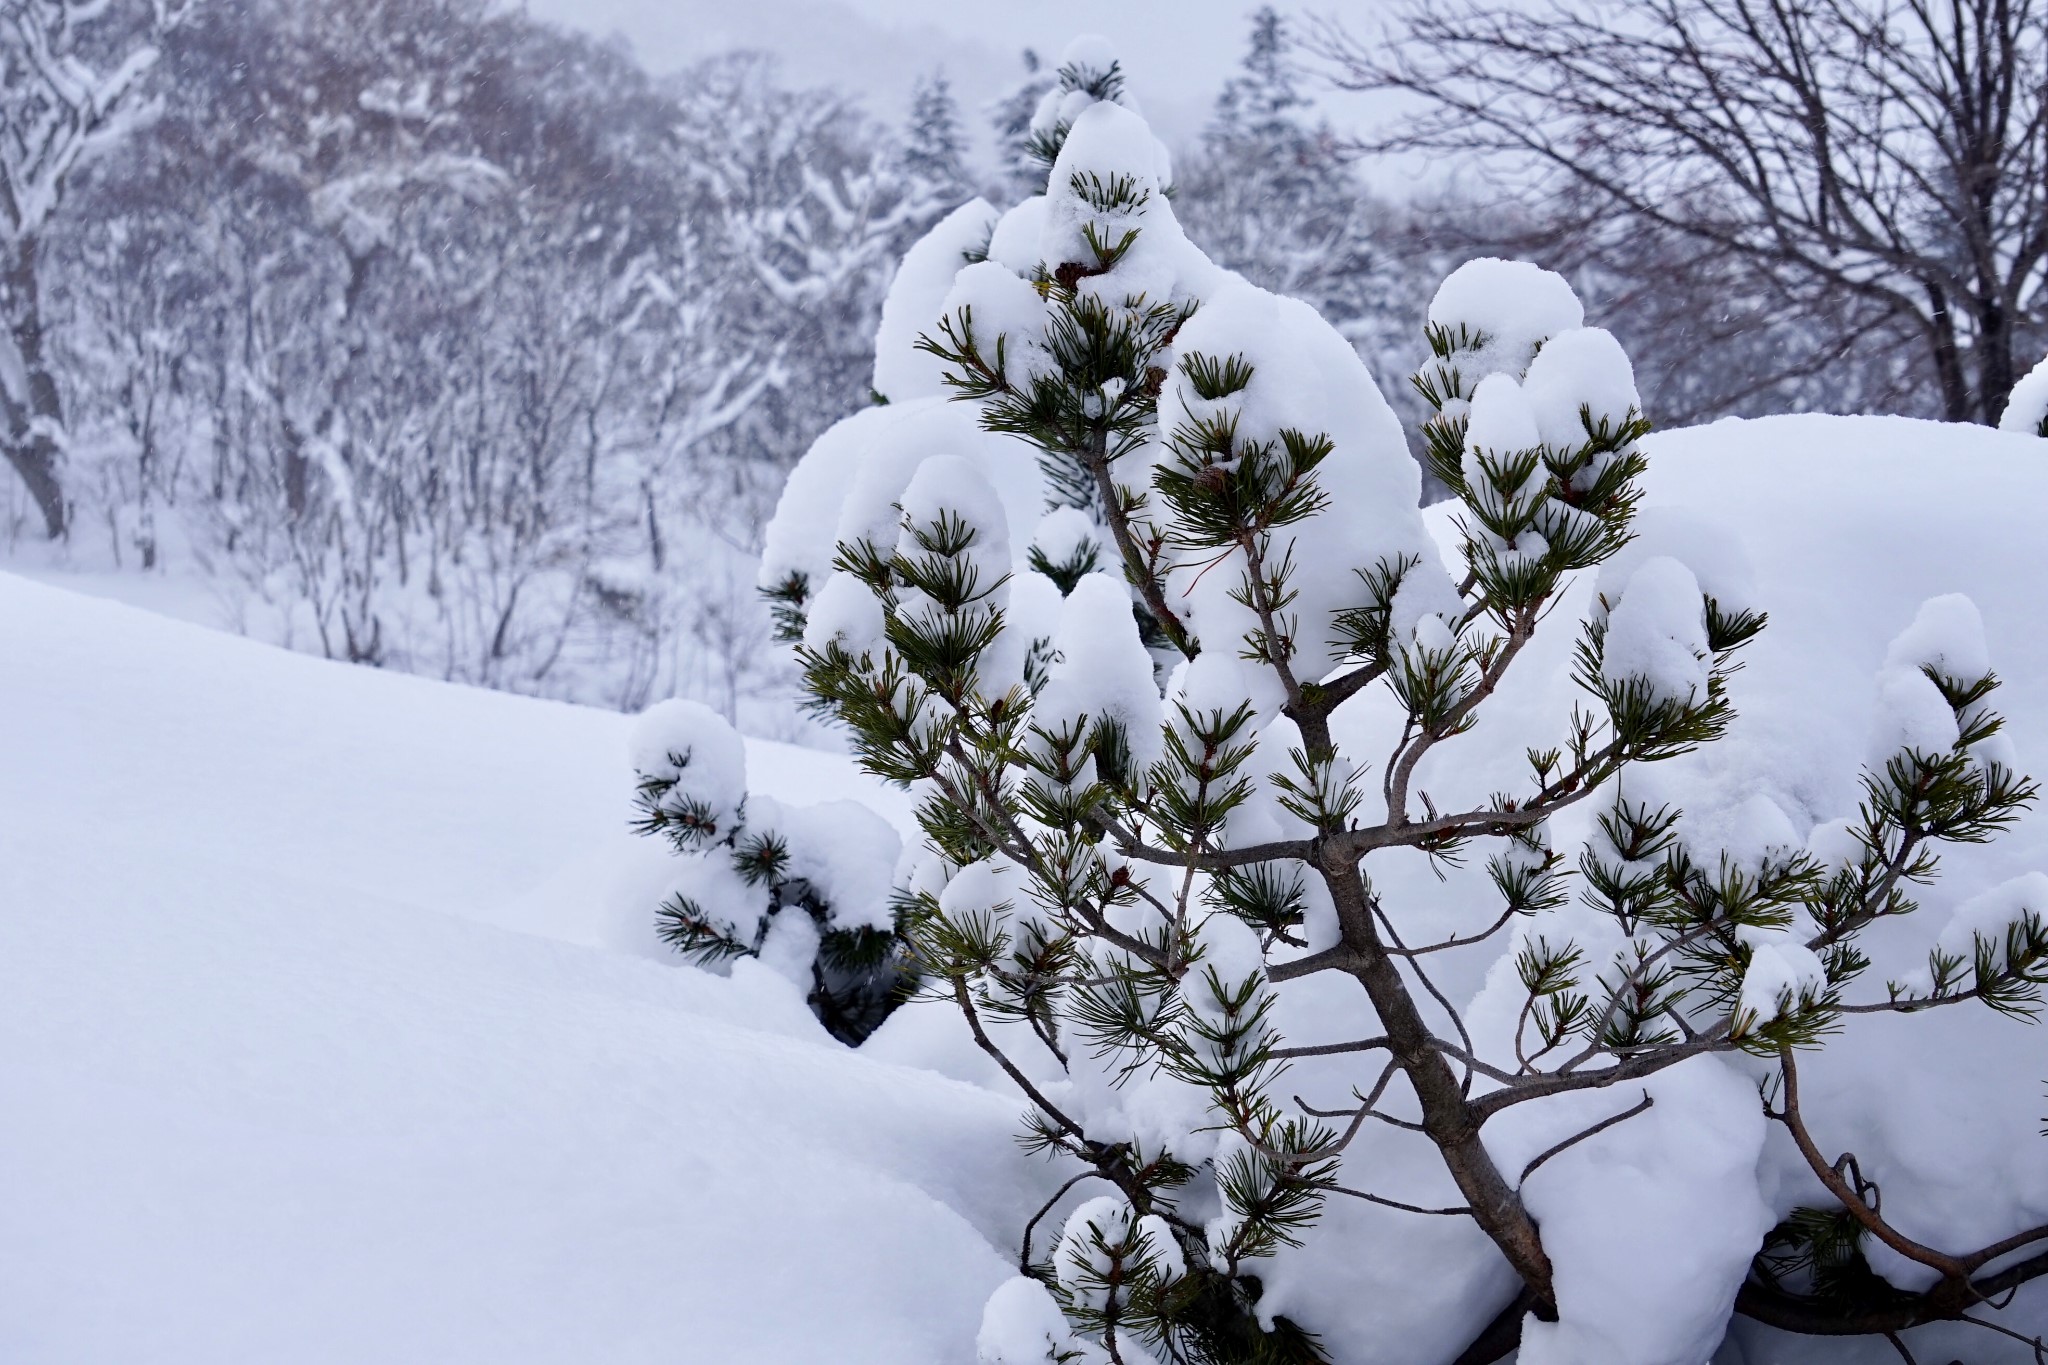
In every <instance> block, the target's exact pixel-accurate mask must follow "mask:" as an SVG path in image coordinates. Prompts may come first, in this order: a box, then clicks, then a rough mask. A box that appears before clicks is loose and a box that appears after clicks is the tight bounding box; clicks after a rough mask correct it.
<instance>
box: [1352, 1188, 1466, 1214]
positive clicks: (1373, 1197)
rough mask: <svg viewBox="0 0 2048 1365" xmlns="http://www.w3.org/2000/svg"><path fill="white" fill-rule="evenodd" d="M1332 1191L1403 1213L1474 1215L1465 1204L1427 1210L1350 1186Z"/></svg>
mask: <svg viewBox="0 0 2048 1365" xmlns="http://www.w3.org/2000/svg"><path fill="white" fill-rule="evenodd" d="M1330 1189H1331V1191H1332V1192H1333V1193H1336V1194H1348V1195H1350V1196H1351V1197H1352V1198H1353V1199H1363V1200H1364V1201H1365V1202H1366V1203H1368V1204H1383V1205H1385V1206H1386V1207H1387V1208H1390V1209H1399V1210H1401V1212H1403V1213H1426V1214H1430V1215H1432V1216H1433V1217H1439V1218H1456V1217H1459V1216H1465V1217H1470V1216H1471V1213H1472V1210H1470V1209H1468V1208H1466V1207H1465V1206H1464V1205H1463V1204H1460V1205H1458V1206H1456V1207H1455V1208H1448V1209H1425V1208H1423V1207H1422V1206H1421V1205H1420V1204H1404V1203H1402V1202H1401V1201H1400V1200H1398V1199H1388V1198H1386V1197H1385V1196H1383V1195H1377V1194H1367V1193H1366V1192H1365V1191H1364V1190H1354V1189H1352V1188H1351V1187H1350V1186H1349V1185H1332V1186H1330Z"/></svg>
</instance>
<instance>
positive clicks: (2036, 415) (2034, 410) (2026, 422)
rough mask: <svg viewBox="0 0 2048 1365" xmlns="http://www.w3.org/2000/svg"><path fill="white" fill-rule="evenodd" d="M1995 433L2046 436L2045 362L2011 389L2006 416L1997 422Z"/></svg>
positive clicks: (2047, 369)
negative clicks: (1998, 431)
mask: <svg viewBox="0 0 2048 1365" xmlns="http://www.w3.org/2000/svg"><path fill="white" fill-rule="evenodd" d="M1998 429H1999V430H2000V431H2012V432H2018V433H2019V434H2020V435H2022V436H2048V359H2044V360H2043V361H2042V362H2041V363H2040V364H2038V365H2036V366H2035V367H2034V368H2033V369H2031V370H2029V371H2028V372H2027V375H2026V377H2025V378H2023V379H2021V380H2020V382H2019V383H2017V384H2015V385H2013V386H2012V396H2011V397H2010V398H2008V399H2006V401H2005V415H2004V416H2003V417H2001V418H1999V419H1998Z"/></svg>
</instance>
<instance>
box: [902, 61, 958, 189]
mask: <svg viewBox="0 0 2048 1365" xmlns="http://www.w3.org/2000/svg"><path fill="white" fill-rule="evenodd" d="M900 164H901V165H902V168H903V173H904V174H905V175H906V176H908V177H909V178H910V180H911V182H912V184H914V185H916V186H918V187H919V189H920V191H921V192H922V193H924V194H925V195H927V196H929V197H930V198H932V199H934V200H937V201H938V202H939V203H940V204H941V205H942V206H943V208H945V209H951V208H954V207H956V206H957V205H958V204H959V203H960V201H961V200H963V199H966V198H968V197H969V189H968V187H969V185H970V184H971V183H972V177H971V175H970V173H969V171H968V167H967V132H966V129H965V128H963V127H962V126H961V122H960V102H959V101H958V100H956V99H954V98H953V86H952V83H951V82H950V81H948V80H947V79H946V76H945V73H944V72H942V71H941V72H934V73H932V74H931V75H929V76H924V77H920V78H919V79H918V82H917V84H916V86H915V87H914V88H913V89H912V90H911V94H910V119H909V122H908V123H907V124H906V125H905V126H904V129H903V152H902V156H901V157H900Z"/></svg>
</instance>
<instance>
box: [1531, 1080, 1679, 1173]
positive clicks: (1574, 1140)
mask: <svg viewBox="0 0 2048 1365" xmlns="http://www.w3.org/2000/svg"><path fill="white" fill-rule="evenodd" d="M1656 1102H1657V1101H1656V1100H1655V1099H1653V1098H1652V1097H1651V1095H1650V1092H1649V1091H1647V1090H1645V1091H1644V1092H1643V1102H1642V1103H1641V1104H1638V1105H1636V1106H1635V1107H1633V1108H1630V1109H1624V1110H1622V1111H1621V1112H1620V1113H1619V1114H1615V1115H1613V1116H1612V1117H1610V1118H1604V1119H1602V1120H1600V1121H1599V1122H1598V1123H1596V1124H1594V1125H1593V1126H1592V1127H1591V1128H1588V1129H1586V1130H1585V1131H1583V1132H1579V1133H1574V1134H1573V1135H1572V1136H1570V1137H1568V1138H1566V1139H1565V1140H1564V1141H1563V1142H1560V1143H1558V1144H1556V1145H1555V1146H1553V1147H1549V1148H1546V1149H1545V1150H1544V1151H1542V1152H1540V1153H1538V1154H1537V1156H1536V1159H1535V1160H1533V1161H1531V1162H1530V1163H1529V1164H1528V1165H1526V1166H1524V1167H1523V1168H1522V1178H1521V1179H1520V1180H1518V1181H1516V1182H1515V1183H1516V1184H1517V1185H1525V1184H1527V1183H1528V1181H1529V1177H1530V1176H1531V1175H1532V1174H1534V1172H1535V1170H1536V1168H1537V1167H1538V1166H1541V1165H1542V1164H1543V1163H1544V1162H1546V1161H1548V1160H1550V1158H1552V1157H1554V1156H1556V1155H1557V1154H1558V1153H1559V1152H1563V1151H1566V1150H1569V1149H1570V1148H1572V1147H1575V1146H1577V1145H1578V1144H1579V1143H1581V1142H1584V1141H1585V1140H1586V1139H1587V1138H1589V1137H1591V1136H1593V1135H1594V1134H1595V1133H1599V1132H1603V1131H1605V1130H1606V1129H1609V1128H1612V1127H1613V1126H1614V1125H1615V1124H1617V1123H1622V1122H1625V1121H1626V1120H1628V1119H1632V1118H1634V1117H1635V1116H1636V1115H1637V1114H1640V1113H1642V1112H1643V1111H1644V1110H1645V1109H1648V1108H1649V1107H1650V1106H1651V1105H1653V1104H1655V1103H1656Z"/></svg>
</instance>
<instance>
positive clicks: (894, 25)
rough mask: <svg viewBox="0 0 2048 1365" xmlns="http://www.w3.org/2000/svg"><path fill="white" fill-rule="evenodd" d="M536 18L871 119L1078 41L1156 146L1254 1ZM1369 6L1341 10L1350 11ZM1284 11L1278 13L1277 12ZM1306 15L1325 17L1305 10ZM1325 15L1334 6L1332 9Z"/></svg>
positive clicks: (669, 11) (578, 5)
mask: <svg viewBox="0 0 2048 1365" xmlns="http://www.w3.org/2000/svg"><path fill="white" fill-rule="evenodd" d="M526 3H527V5H528V8H529V9H530V11H531V12H532V13H533V14H535V15H537V16H539V17H542V18H546V19H553V20H555V21H557V22H560V23H565V24H573V25H576V26H578V27H581V28H585V29H589V30H592V31H594V32H597V33H599V34H608V33H613V32H617V33H622V34H624V35H625V36H626V37H627V38H629V39H630V40H631V41H632V43H633V45H634V48H635V49H636V51H638V52H639V54H640V57H641V60H642V61H644V62H645V63H646V64H647V65H648V66H649V67H651V68H653V69H655V70H657V71H662V70H673V69H675V68H676V67H680V66H683V65H686V64H687V63H689V62H691V61H693V60H695V59H696V58H699V57H702V56H706V55H709V54H711V53H714V52H718V51H721V50H724V49H727V48H733V47H751V48H761V49H765V50H767V51H771V52H774V53H776V54H778V55H779V56H781V57H782V59H783V61H784V63H785V64H786V66H787V68H788V70H789V74H790V76H791V78H792V79H793V80H797V81H800V82H802V83H806V84H809V83H813V82H820V83H822V82H831V83H833V84H837V85H839V86H841V87H843V88H847V89H851V90H855V91H858V92H859V93H860V94H862V95H863V96H865V97H866V98H867V100H868V103H869V106H870V107H871V108H872V109H873V110H874V111H875V112H876V113H877V114H881V115H884V116H887V117H894V116H896V115H897V114H899V113H900V112H901V110H902V107H903V104H904V100H905V97H906V95H907V92H908V90H909V87H910V82H911V80H912V79H913V78H914V77H915V76H917V75H918V74H919V73H920V72H924V71H929V70H931V69H932V68H934V67H943V68H944V69H945V70H946V72H947V73H948V75H950V76H951V77H952V79H953V82H954V85H955V88H956V91H957V92H958V93H959V95H960V97H961V103H962V104H963V105H964V106H965V107H966V108H967V110H968V111H969V115H970V117H972V115H973V113H974V111H975V110H976V109H977V107H978V106H979V105H980V104H981V103H982V102H983V101H984V100H985V99H986V98H987V97H988V95H989V94H990V93H993V92H995V91H998V90H1000V89H1001V88H1003V87H1004V86H1006V85H1007V84H1009V83H1010V82H1011V81H1013V80H1014V79H1015V78H1016V76H1017V75H1018V74H1019V73H1020V72H1021V71H1022V69H1023V68H1022V66H1021V64H1020V62H1019V53H1021V52H1022V50H1023V49H1024V48H1026V47H1035V48H1037V49H1038V51H1039V53H1040V55H1042V56H1044V57H1046V58H1048V59H1052V58H1056V57H1057V56H1058V55H1059V52H1060V50H1061V49H1062V48H1064V47H1065V46H1066V44H1067V42H1068V40H1069V39H1071V38H1073V37H1074V36H1075V35H1076V34H1079V33H1090V32H1092V33H1100V34H1102V35H1104V36H1105V37H1107V38H1109V39H1110V41H1112V42H1113V43H1115V44H1116V46H1117V50H1118V51H1119V52H1120V53H1121V54H1122V55H1123V58H1124V65H1125V67H1126V69H1127V71H1128V72H1129V74H1130V78H1131V81H1132V86H1133V89H1134V90H1135V91H1136V93H1137V95H1138V97H1139V101H1140V103H1141V104H1142V105H1143V106H1144V108H1145V111H1146V113H1147V114H1148V115H1149V116H1150V117H1151V118H1152V120H1153V122H1154V123H1155V124H1157V125H1158V126H1159V128H1160V130H1161V131H1162V132H1163V133H1165V134H1166V135H1167V136H1168V137H1169V138H1171V139H1175V140H1178V139H1180V138H1183V137H1186V136H1189V135H1191V134H1193V133H1194V132H1196V131H1198V130H1199V128H1200V127H1201V124H1202V121H1203V120H1204V119H1205V118H1206V117H1207V114H1208V109H1209V104H1210V102H1211V101H1212V100H1213V99H1214V97H1215V93H1216V90H1217V88H1218V87H1219V86H1220V85H1221V84H1222V83H1223V81H1224V79H1225V78H1226V77H1227V76H1228V75H1229V74H1230V71H1231V69H1232V68H1233V67H1234V66H1235V65H1236V64H1237V61H1238V58H1239V57H1240V55H1241V54H1242V52H1243V48H1244V41H1245V33H1246V16H1247V15H1248V14H1249V12H1250V11H1251V10H1252V8H1254V6H1255V5H1256V4H1257V3H1258V0H1032V3H1028V4H1026V3H1016V2H1015V0H993V3H991V0H526ZM1372 3H1374V0H1350V6H1349V7H1351V8H1356V9H1357V10H1358V12H1359V13H1360V14H1365V13H1368V12H1369V8H1368V7H1369V6H1370V5H1371V4H1372ZM1293 8H1296V7H1294V6H1290V5H1284V4H1283V5H1282V6H1281V9H1282V11H1283V12H1287V11H1288V10H1290V9H1293ZM1318 8H1327V7H1324V6H1319V7H1318ZM1334 8H1336V9H1338V10H1340V11H1341V10H1343V9H1344V8H1347V6H1346V5H1344V4H1343V3H1341V0H1340V3H1338V4H1336V5H1335V6H1334Z"/></svg>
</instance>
